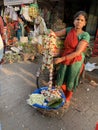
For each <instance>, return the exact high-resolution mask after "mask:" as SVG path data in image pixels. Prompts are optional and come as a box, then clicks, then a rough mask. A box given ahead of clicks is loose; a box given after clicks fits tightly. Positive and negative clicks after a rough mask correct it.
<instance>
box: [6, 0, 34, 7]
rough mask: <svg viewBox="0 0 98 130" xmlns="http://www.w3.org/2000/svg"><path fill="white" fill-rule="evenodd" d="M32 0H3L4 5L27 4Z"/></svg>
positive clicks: (32, 0)
mask: <svg viewBox="0 0 98 130" xmlns="http://www.w3.org/2000/svg"><path fill="white" fill-rule="evenodd" d="M33 2H34V0H4V5H5V6H9V5H21V4H28V3H33Z"/></svg>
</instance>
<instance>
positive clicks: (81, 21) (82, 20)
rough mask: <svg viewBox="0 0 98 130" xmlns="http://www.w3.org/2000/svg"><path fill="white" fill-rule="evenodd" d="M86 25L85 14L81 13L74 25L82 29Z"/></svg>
mask: <svg viewBox="0 0 98 130" xmlns="http://www.w3.org/2000/svg"><path fill="white" fill-rule="evenodd" d="M85 25H86V20H85V17H84V16H83V15H79V16H78V17H76V18H75V20H74V26H75V28H76V29H82V28H83V27H84V26H85Z"/></svg>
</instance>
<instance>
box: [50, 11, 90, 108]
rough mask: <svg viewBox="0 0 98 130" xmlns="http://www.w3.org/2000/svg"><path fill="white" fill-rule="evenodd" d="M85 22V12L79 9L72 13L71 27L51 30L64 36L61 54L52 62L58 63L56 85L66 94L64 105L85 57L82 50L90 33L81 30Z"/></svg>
mask: <svg viewBox="0 0 98 130" xmlns="http://www.w3.org/2000/svg"><path fill="white" fill-rule="evenodd" d="M86 22H87V14H86V12H84V11H79V12H77V13H76V14H75V15H74V21H73V25H74V26H73V27H67V28H64V29H63V30H61V31H57V32H55V33H54V32H51V34H52V35H53V34H54V35H56V36H62V35H65V36H66V38H65V41H64V52H63V54H62V56H61V57H58V58H55V59H54V64H58V63H60V68H59V70H58V75H57V81H56V85H57V87H61V88H62V89H63V91H64V93H65V95H66V106H69V103H70V100H71V97H72V95H73V91H75V90H76V88H77V86H78V83H79V75H80V70H81V67H82V64H83V62H84V58H85V54H84V52H85V50H86V48H87V46H88V45H89V41H90V35H89V34H88V32H86V31H84V30H83V28H84V27H85V25H86Z"/></svg>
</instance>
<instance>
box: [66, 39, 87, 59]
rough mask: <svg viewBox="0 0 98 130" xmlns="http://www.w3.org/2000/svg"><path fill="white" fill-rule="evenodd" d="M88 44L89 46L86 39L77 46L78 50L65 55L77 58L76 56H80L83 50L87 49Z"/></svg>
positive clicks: (69, 57) (68, 57)
mask: <svg viewBox="0 0 98 130" xmlns="http://www.w3.org/2000/svg"><path fill="white" fill-rule="evenodd" d="M87 46H88V43H87V41H84V40H82V41H80V42H79V44H78V46H77V48H76V51H75V52H73V53H71V54H69V55H67V56H66V57H65V59H72V58H75V57H76V56H79V55H80V54H81V53H82V52H84V51H85V49H86V48H87Z"/></svg>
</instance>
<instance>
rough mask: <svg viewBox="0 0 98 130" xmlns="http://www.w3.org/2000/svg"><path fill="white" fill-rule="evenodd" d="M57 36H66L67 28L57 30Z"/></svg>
mask: <svg viewBox="0 0 98 130" xmlns="http://www.w3.org/2000/svg"><path fill="white" fill-rule="evenodd" d="M55 34H56V36H57V37H60V36H64V35H65V34H66V29H65V28H64V29H62V30H60V31H57V32H55Z"/></svg>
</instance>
